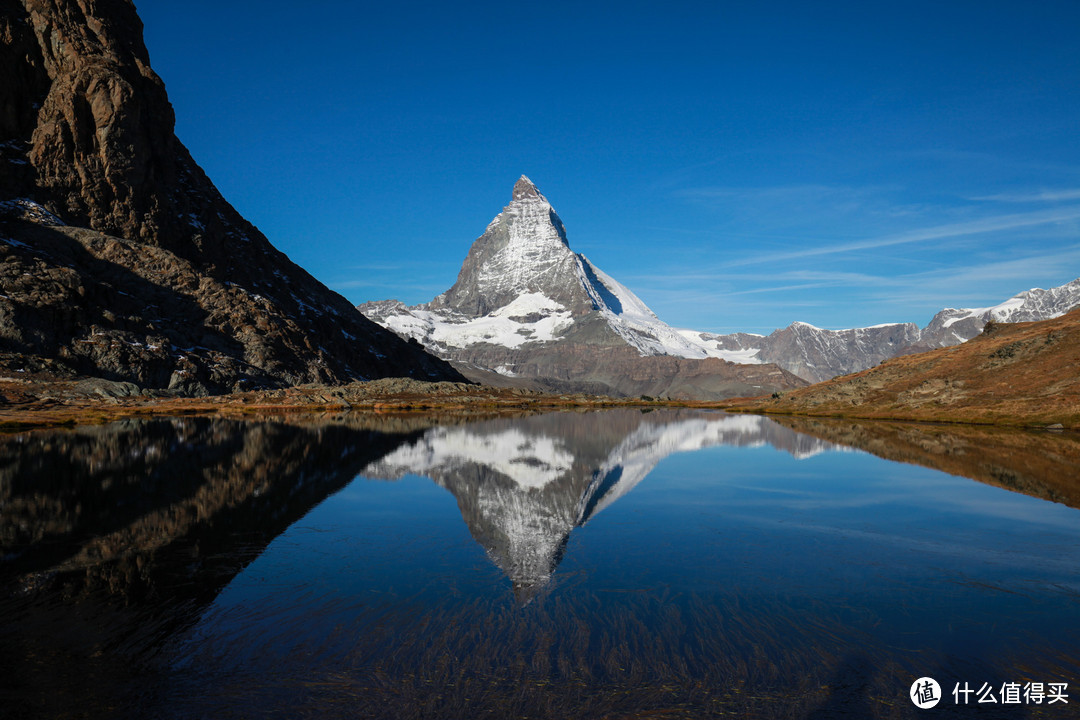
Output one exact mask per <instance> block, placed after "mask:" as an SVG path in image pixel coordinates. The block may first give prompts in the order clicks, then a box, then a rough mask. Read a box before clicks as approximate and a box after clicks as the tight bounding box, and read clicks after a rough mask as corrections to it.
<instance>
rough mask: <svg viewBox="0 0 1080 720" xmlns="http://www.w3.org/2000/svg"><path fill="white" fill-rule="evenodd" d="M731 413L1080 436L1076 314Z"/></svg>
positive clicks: (1003, 328)
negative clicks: (1059, 429) (1025, 428)
mask: <svg viewBox="0 0 1080 720" xmlns="http://www.w3.org/2000/svg"><path fill="white" fill-rule="evenodd" d="M730 409H734V410H744V411H751V412H766V413H785V414H796V415H822V416H838V417H853V418H884V419H895V420H929V421H940V422H973V423H988V424H1003V425H1051V424H1055V423H1060V424H1061V425H1063V426H1065V427H1073V428H1080V308H1078V309H1076V310H1073V311H1072V312H1070V313H1068V314H1067V315H1064V316H1062V317H1059V318H1055V319H1053V320H1043V321H1041V322H1029V323H1013V324H1004V323H991V324H990V325H988V326H987V329H986V330H984V331H983V334H982V335H980V336H979V337H976V338H974V339H972V340H969V341H968V342H966V343H964V344H962V345H957V346H954V347H949V348H942V349H940V350H932V351H930V352H926V353H920V354H918V355H908V356H905V357H898V358H893V359H891V360H887V361H885V362H883V363H882V364H880V365H878V366H877V367H875V368H871V369H869V370H864V371H862V372H859V373H854V374H852V375H845V376H842V377H838V378H834V379H832V380H827V381H825V382H822V383H818V384H816V385H811V386H810V387H807V388H802V389H799V390H793V391H791V392H787V393H784V394H783V395H781V396H780V397H773V398H771V399H768V398H751V399H748V400H744V401H742V402H739V403H736V404H735V405H734V406H732V407H731V408H730Z"/></svg>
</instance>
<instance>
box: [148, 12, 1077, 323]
mask: <svg viewBox="0 0 1080 720" xmlns="http://www.w3.org/2000/svg"><path fill="white" fill-rule="evenodd" d="M136 4H137V7H138V9H139V13H140V15H141V17H142V19H143V22H144V24H145V27H146V30H145V34H146V43H147V46H148V48H149V50H150V57H151V61H152V63H153V66H154V68H155V70H157V72H158V74H159V75H161V76H162V78H163V79H164V80H165V83H166V86H167V88H168V91H169V96H170V99H171V100H172V103H173V106H174V107H175V109H176V116H177V134H178V135H179V137H180V139H181V140H182V141H183V142H184V143H185V144H186V145H187V146H188V148H189V149H190V150H191V152H192V155H193V156H194V157H195V159H196V161H197V162H199V163H200V164H201V165H202V166H203V168H204V169H205V170H206V171H207V173H208V174H209V175H210V177H211V178H212V179H213V180H214V182H215V183H216V184H217V186H218V188H219V189H220V190H221V191H222V193H223V194H224V195H225V197H226V198H227V199H228V200H229V201H230V202H232V203H233V205H235V206H236V207H237V209H238V210H240V212H241V213H243V214H244V215H245V216H246V217H247V218H248V219H249V220H251V221H252V222H254V223H255V224H256V225H257V226H258V227H259V228H260V229H261V230H262V231H263V232H264V233H265V234H266V235H267V236H268V237H269V238H270V240H271V242H273V243H274V244H275V245H276V246H277V247H278V248H280V249H281V250H282V251H284V252H285V253H287V254H288V255H289V256H290V257H291V258H292V259H293V260H294V261H296V262H297V263H299V264H300V265H302V266H303V267H304V268H306V269H307V270H308V271H309V272H311V273H312V274H313V275H314V276H315V277H317V278H319V279H320V280H322V281H323V282H324V283H326V284H327V285H328V286H330V287H331V288H333V289H335V290H337V291H339V292H341V293H342V294H344V295H345V296H346V297H347V298H349V299H350V300H352V301H353V302H357V303H358V302H363V301H365V300H379V299H385V298H391V297H393V298H397V299H400V300H403V301H405V302H406V303H409V304H413V303H418V302H424V301H427V300H430V299H431V298H432V297H433V296H435V295H436V294H438V293H439V292H442V291H443V290H445V289H447V288H448V287H450V285H452V284H453V282H454V280H455V278H456V276H457V272H458V270H459V268H460V266H461V261H462V260H463V259H464V257H465V254H466V253H467V251H468V248H469V245H470V244H471V243H472V241H473V240H474V239H475V238H476V237H477V236H479V235H480V234H481V233H482V232H483V230H484V227H485V226H486V225H487V223H488V222H489V221H490V220H491V218H492V217H494V216H495V215H496V214H497V213H498V212H499V210H500V209H501V208H502V207H503V206H504V205H505V204H506V203H507V202H508V201H509V199H510V191H511V187H512V186H513V183H514V181H515V180H516V179H517V177H518V176H519V175H521V174H522V173H524V174H526V175H528V176H529V177H530V178H532V179H533V181H535V182H536V184H537V185H538V186H539V188H540V190H541V192H543V193H544V194H545V195H546V196H547V198H548V199H549V200H550V201H551V203H552V204H553V205H554V207H555V209H556V210H557V211H558V212H559V215H560V216H561V217H562V219H563V221H564V222H565V224H566V227H567V232H568V236H569V240H570V245H571V247H572V248H573V249H575V250H577V251H579V252H583V253H584V254H586V255H587V256H588V257H589V258H590V259H591V260H592V261H593V262H594V263H596V264H597V265H598V266H599V267H600V268H602V269H603V270H604V271H605V272H607V273H608V274H610V275H612V276H613V277H615V278H616V279H617V280H619V281H620V282H622V283H623V284H625V285H627V286H628V287H630V288H631V289H632V290H633V291H634V292H636V293H637V294H638V295H639V296H640V297H641V298H642V299H643V300H644V301H645V302H646V303H647V304H649V306H650V307H652V308H653V310H655V311H656V313H657V314H658V315H659V316H660V317H661V318H662V319H664V320H666V321H667V322H669V323H670V324H672V325H675V326H678V327H692V328H696V329H701V330H711V331H718V332H730V331H736V330H744V331H750V332H769V331H771V330H772V329H774V328H776V327H782V326H785V325H787V324H789V323H790V322H792V321H794V320H802V321H805V322H809V323H812V324H814V325H818V326H821V327H829V328H841V327H853V326H865V325H874V324H878V323H883V322H900V321H912V322H917V323H919V324H920V325H924V324H925V323H926V322H927V321H929V319H930V317H931V315H932V314H933V313H934V312H935V311H936V310H937V309H939V308H941V307H944V306H952V307H973V306H974V307H979V306H985V305H990V304H995V303H997V302H999V301H1001V300H1004V299H1005V298H1007V297H1008V296H1010V295H1012V294H1014V293H1016V292H1018V291H1020V290H1024V289H1027V288H1029V287H1035V286H1040V287H1050V286H1054V285H1060V284H1062V283H1065V282H1067V281H1069V280H1072V279H1074V278H1076V277H1078V276H1080V135H1078V130H1080V2H1076V0H1068V1H1063V2H1054V1H1053V0H1047V1H1040V2H1038V3H1030V2H1026V3H1024V2H992V1H982V2H941V1H940V0H937V1H936V2H904V3H874V2H869V3H868V2H865V1H863V2H850V3H848V2H835V3H827V4H826V3H806V2H754V3H746V2H741V3H734V2H730V3H729V2H710V3H698V2H682V3H680V2H673V3H666V4H665V3H657V2H642V3H639V2H620V3H617V4H614V3H612V4H608V3H600V2H596V3H562V2H528V3H527V2H512V1H510V2H508V1H506V0H503V1H501V2H498V3H485V2H473V3H429V2H395V3H386V4H382V3H380V4H375V3H370V2H359V3H357V2H339V1H337V0H316V1H314V2H311V3H303V4H299V3H284V2H258V3H256V2H247V1H240V0H236V1H232V2H224V3H223V2H214V3H211V2H204V1H203V0H190V1H189V2H185V3H175V2H165V0H153V1H151V0H137V3H136ZM826 5H827V7H821V6H826Z"/></svg>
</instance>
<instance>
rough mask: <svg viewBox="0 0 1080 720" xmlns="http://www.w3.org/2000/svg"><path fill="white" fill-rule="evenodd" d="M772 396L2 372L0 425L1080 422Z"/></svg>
mask: <svg viewBox="0 0 1080 720" xmlns="http://www.w3.org/2000/svg"><path fill="white" fill-rule="evenodd" d="M770 404H777V399H776V398H773V399H771V400H770V398H768V397H767V396H761V397H750V398H745V397H743V398H730V399H727V400H715V401H697V400H682V399H675V398H654V397H647V396H642V397H631V398H627V397H607V396H599V395H588V394H584V393H561V394H556V393H546V392H541V391H535V390H523V389H515V388H496V387H491V386H487V385H473V384H468V383H451V382H436V383H432V382H424V381H417V380H412V379H409V378H384V379H381V380H373V381H368V382H354V383H350V384H348V385H319V384H306V385H298V386H293V387H288V388H279V389H263V390H251V391H246V392H236V393H229V394H224V395H211V396H206V397H180V396H174V395H169V394H167V393H165V392H162V391H155V390H144V389H141V388H138V387H137V386H135V385H134V384H132V383H123V382H115V381H110V380H102V379H98V378H89V379H78V380H52V379H36V378H30V379H25V380H24V379H14V378H0V431H7V432H17V431H20V430H26V429H33V428H45V427H64V426H74V425H96V424H102V423H107V422H113V421H116V420H124V419H134V418H150V417H160V416H192V415H207V416H218V417H228V418H246V417H250V418H260V417H266V416H271V415H303V414H313V413H316V414H321V415H325V414H327V413H375V414H380V415H385V414H396V413H402V414H460V415H463V416H477V415H485V416H497V415H503V414H520V413H532V412H544V411H552V410H599V409H608V408H640V409H642V410H649V409H656V408H694V409H706V410H723V411H725V412H732V413H745V414H754V415H766V416H770V417H794V418H799V417H805V418H834V419H844V420H870V421H885V422H911V423H928V424H941V425H976V426H992V427H1005V428H1024V429H1053V430H1059V429H1060V430H1076V429H1080V423H1078V422H1074V420H1075V417H1072V416H1068V415H1066V416H1064V417H1059V416H1057V415H1056V414H1055V415H1050V416H1048V415H1047V414H1046V413H1039V412H1037V411H1032V412H1031V413H1030V414H1028V415H1025V414H1021V413H1015V412H1014V413H1011V414H1009V415H1005V416H1003V415H1001V414H1000V413H994V412H992V411H989V410H986V409H982V408H963V409H957V410H955V411H953V412H949V413H944V412H941V411H940V410H935V411H933V412H929V411H927V412H917V411H912V410H905V411H901V412H886V411H882V410H881V409H880V408H873V407H868V408H867V409H860V408H859V407H853V408H852V409H851V411H838V410H836V409H835V408H832V407H830V408H827V409H825V408H823V409H822V410H820V411H816V412H815V411H814V410H808V409H799V410H796V409H788V408H782V407H771V406H770Z"/></svg>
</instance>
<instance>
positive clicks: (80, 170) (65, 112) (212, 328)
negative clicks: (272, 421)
mask: <svg viewBox="0 0 1080 720" xmlns="http://www.w3.org/2000/svg"><path fill="white" fill-rule="evenodd" d="M0 67H2V68H3V69H4V82H3V83H0V370H2V371H4V372H6V373H19V372H24V373H28V374H33V373H35V372H45V373H48V374H50V375H53V376H72V375H88V376H98V377H105V378H108V379H111V380H123V381H131V382H135V383H137V384H139V385H141V386H143V387H151V388H170V389H172V390H174V391H177V392H183V393H189V394H204V393H208V392H218V391H223V390H231V389H241V388H243V387H247V386H259V385H262V386H282V385H289V384H296V383H303V382H314V381H318V382H330V383H333V382H347V381H350V380H356V379H365V378H371V377H383V376H392V375H408V376H413V377H419V378H424V379H435V380H441V379H446V380H460V379H462V378H461V376H460V375H459V374H458V373H456V372H455V371H454V370H453V369H452V368H450V367H449V366H448V365H447V364H446V363H443V362H441V361H439V360H437V359H436V358H433V357H431V356H430V355H428V354H426V353H424V352H423V351H422V349H421V348H420V347H418V346H417V345H415V344H410V343H407V342H404V341H402V340H401V339H400V338H398V337H397V336H395V335H394V334H392V333H389V332H386V331H385V330H383V329H382V328H380V327H378V326H377V325H375V324H374V323H371V322H369V321H368V320H366V319H365V318H364V317H363V316H361V315H360V314H359V313H357V312H356V310H355V309H354V308H353V307H352V306H351V305H350V304H349V303H348V301H346V300H345V299H344V298H342V297H341V296H339V295H337V294H336V293H333V292H331V291H330V290H328V289H327V288H326V287H325V286H323V285H322V284H321V283H319V282H318V281H316V280H315V279H314V278H312V277H311V276H310V275H309V274H308V273H306V272H305V271H304V270H302V269H301V268H300V267H298V266H296V265H295V264H293V263H292V262H291V261H290V260H289V259H288V258H287V257H286V256H285V255H284V254H282V253H281V252H279V251H278V250H276V249H275V248H274V247H273V246H272V245H271V244H270V243H269V242H268V241H267V239H266V238H265V237H264V236H263V235H262V234H261V233H260V232H259V231H258V230H257V229H256V228H255V227H254V226H252V225H251V224H250V223H248V222H247V221H246V220H244V218H242V217H241V216H240V215H239V213H237V212H236V211H235V210H234V209H233V208H232V206H231V205H229V204H228V203H227V202H226V201H225V200H224V198H222V196H221V194H220V193H219V192H218V190H217V189H216V188H215V187H214V185H213V183H211V181H210V180H209V179H208V178H207V177H206V175H205V174H204V173H203V171H202V170H201V168H199V166H198V165H197V164H196V163H195V161H194V160H193V159H192V158H191V156H190V154H189V153H188V151H187V149H186V148H185V147H184V146H183V144H181V142H180V141H179V140H178V139H177V138H176V136H175V134H174V132H173V130H174V115H173V109H172V106H171V105H170V103H169V101H168V97H167V95H166V92H165V87H164V84H163V83H162V82H161V79H160V78H159V77H158V76H157V75H156V74H155V73H154V71H153V70H152V69H151V67H150V61H149V56H148V53H147V51H146V47H145V45H144V43H143V39H142V24H141V21H140V20H139V18H138V15H137V14H136V11H135V7H134V5H133V4H132V3H131V2H130V1H129V0H100V1H98V2H92V1H91V0H22V1H19V0H0Z"/></svg>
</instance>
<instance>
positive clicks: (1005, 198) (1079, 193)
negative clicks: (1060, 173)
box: [971, 188, 1080, 203]
mask: <svg viewBox="0 0 1080 720" xmlns="http://www.w3.org/2000/svg"><path fill="white" fill-rule="evenodd" d="M971 199H972V200H976V201H979V202H1006V203H1039V202H1066V201H1071V200H1080V188H1068V189H1063V190H1040V191H1039V192H1032V193H1001V194H998V195H982V196H980V197H973V198H971Z"/></svg>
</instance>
